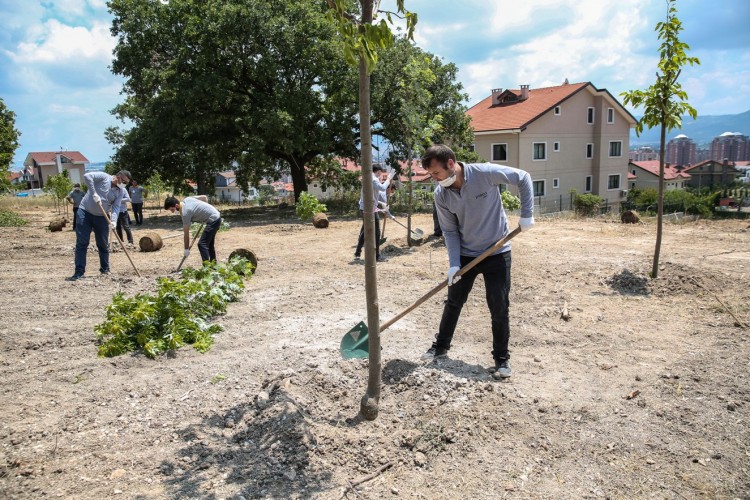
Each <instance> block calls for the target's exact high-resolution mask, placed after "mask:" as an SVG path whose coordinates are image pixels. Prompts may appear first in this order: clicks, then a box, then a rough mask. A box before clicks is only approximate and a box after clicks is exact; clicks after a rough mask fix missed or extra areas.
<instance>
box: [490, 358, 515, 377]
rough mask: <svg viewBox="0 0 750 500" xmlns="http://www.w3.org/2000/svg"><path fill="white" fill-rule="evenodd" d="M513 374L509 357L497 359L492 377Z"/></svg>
mask: <svg viewBox="0 0 750 500" xmlns="http://www.w3.org/2000/svg"><path fill="white" fill-rule="evenodd" d="M511 375H513V370H511V369H510V361H508V360H507V359H502V360H498V359H496V360H495V370H494V371H493V372H492V377H493V378H496V379H503V378H508V377H510V376H511Z"/></svg>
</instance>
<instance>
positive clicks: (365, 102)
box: [359, 0, 381, 420]
mask: <svg viewBox="0 0 750 500" xmlns="http://www.w3.org/2000/svg"><path fill="white" fill-rule="evenodd" d="M361 5H362V26H365V25H370V24H372V11H373V0H361ZM362 26H360V29H363V28H362ZM359 127H360V140H361V144H362V147H361V151H362V200H363V202H364V207H365V208H364V217H363V218H364V225H365V297H366V300H367V330H368V334H369V335H368V343H367V346H368V349H369V351H370V352H369V355H370V365H369V376H368V379H367V393H366V394H365V395H364V396H363V397H362V401H361V403H360V407H359V411H360V413H361V414H362V416H363V417H364V418H365V419H367V420H375V419H376V418H377V417H378V404H379V401H380V371H381V366H380V364H381V359H380V314H379V309H378V308H379V304H378V281H377V272H376V271H377V269H376V265H377V262H376V254H375V244H376V242H375V214H374V212H373V206H374V199H373V192H372V135H371V132H370V74H369V72H368V70H367V63H366V62H365V59H364V56H362V55H360V56H359Z"/></svg>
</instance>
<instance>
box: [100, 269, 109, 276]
mask: <svg viewBox="0 0 750 500" xmlns="http://www.w3.org/2000/svg"><path fill="white" fill-rule="evenodd" d="M99 274H101V275H107V274H109V269H99Z"/></svg>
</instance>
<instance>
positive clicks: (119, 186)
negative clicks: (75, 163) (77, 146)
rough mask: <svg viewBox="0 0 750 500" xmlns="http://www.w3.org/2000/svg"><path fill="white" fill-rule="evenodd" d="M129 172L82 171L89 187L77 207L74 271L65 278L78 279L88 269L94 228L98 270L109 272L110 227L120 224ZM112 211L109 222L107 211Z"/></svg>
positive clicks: (104, 272) (113, 227) (69, 279)
mask: <svg viewBox="0 0 750 500" xmlns="http://www.w3.org/2000/svg"><path fill="white" fill-rule="evenodd" d="M130 178H131V177H130V172H128V171H127V170H120V171H119V172H117V174H116V175H109V174H108V173H106V172H87V173H85V174H84V175H83V181H84V182H85V183H86V187H87V188H88V191H87V192H86V195H85V196H84V197H83V199H82V200H81V205H80V206H79V207H78V213H77V214H76V215H77V218H78V221H77V223H76V253H75V265H76V267H75V272H74V273H73V276H70V277H69V278H65V279H66V280H68V281H77V280H79V279H81V278H83V275H84V273H85V272H86V252H88V249H89V242H90V241H91V231H94V238H95V239H96V248H97V250H99V272H100V273H101V274H109V229H110V226H111V228H112V229H115V227H116V226H117V215H118V213H119V212H120V201H121V200H122V195H123V193H124V192H125V185H126V184H127V183H128V182H130ZM105 212H106V213H107V214H109V215H108V217H109V223H107V217H105V215H104V213H105Z"/></svg>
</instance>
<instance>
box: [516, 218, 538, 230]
mask: <svg viewBox="0 0 750 500" xmlns="http://www.w3.org/2000/svg"><path fill="white" fill-rule="evenodd" d="M518 225H519V227H520V228H521V231H528V230H529V229H531V228H532V227H533V226H534V217H521V219H520V220H519V221H518Z"/></svg>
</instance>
